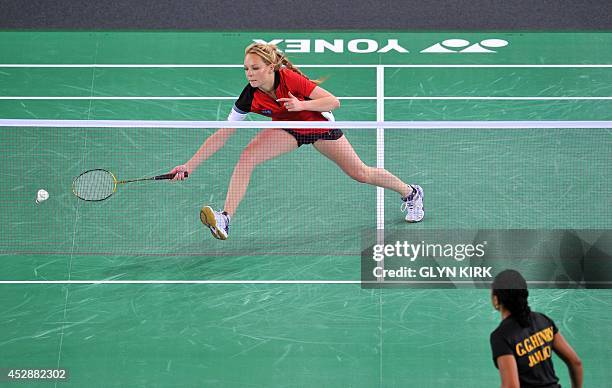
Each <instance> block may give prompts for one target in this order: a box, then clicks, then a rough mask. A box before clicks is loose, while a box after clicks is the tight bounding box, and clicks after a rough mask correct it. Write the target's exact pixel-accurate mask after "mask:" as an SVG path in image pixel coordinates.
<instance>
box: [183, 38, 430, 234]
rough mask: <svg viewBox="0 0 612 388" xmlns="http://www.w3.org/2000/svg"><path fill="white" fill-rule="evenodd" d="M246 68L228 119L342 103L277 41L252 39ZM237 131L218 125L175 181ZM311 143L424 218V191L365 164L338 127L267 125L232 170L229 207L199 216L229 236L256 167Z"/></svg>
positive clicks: (284, 114) (323, 117)
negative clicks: (232, 222)
mask: <svg viewBox="0 0 612 388" xmlns="http://www.w3.org/2000/svg"><path fill="white" fill-rule="evenodd" d="M244 71H245V74H246V78H247V81H248V84H247V85H246V87H245V88H244V90H243V91H242V93H241V94H240V97H239V98H238V100H237V101H236V102H235V104H234V106H233V108H232V110H231V111H230V114H229V117H228V120H229V121H240V120H244V119H245V118H246V116H247V114H248V113H257V114H261V115H264V116H268V117H271V118H272V120H275V121H327V120H329V121H333V115H332V114H331V111H332V110H334V109H336V108H338V107H339V106H340V102H339V101H338V99H337V98H336V97H335V96H334V95H332V94H331V93H329V92H328V91H327V90H325V89H323V88H322V87H320V86H318V82H317V81H311V80H310V79H308V78H307V77H306V76H305V75H304V74H303V73H302V72H301V71H300V70H299V69H298V68H297V67H295V66H294V65H293V64H292V63H291V62H290V61H289V60H288V59H287V58H286V57H285V56H284V54H283V53H282V52H280V51H279V50H278V49H277V48H276V46H274V45H270V44H261V43H254V44H251V45H250V46H248V47H247V48H246V50H245V57H244ZM234 133H235V129H225V128H224V129H219V130H218V131H216V132H215V133H213V134H212V135H211V136H210V137H208V138H207V139H206V140H205V141H204V143H203V144H202V145H201V147H200V148H199V150H198V151H197V152H196V153H195V155H193V157H192V158H191V159H190V160H189V161H188V162H187V163H185V164H183V165H180V166H177V167H175V168H174V169H173V170H172V171H171V173H175V174H176V177H175V179H176V180H182V179H184V172H188V173H189V176H191V175H192V173H193V171H194V170H195V169H196V168H197V167H198V165H199V164H200V163H202V162H203V161H204V160H206V159H208V158H209V157H210V156H211V155H213V154H214V153H215V152H216V151H218V150H219V149H220V148H221V147H223V145H224V144H225V142H226V140H227V139H228V138H229V137H230V136H231V135H233V134H234ZM305 144H312V145H313V147H314V148H315V149H316V150H317V151H319V152H320V153H321V154H322V155H323V156H325V157H327V158H329V159H330V160H332V161H333V162H334V163H336V164H337V165H338V166H339V167H340V168H341V169H342V170H343V171H344V172H345V173H346V174H347V175H348V176H350V177H351V178H353V179H354V180H356V181H358V182H361V183H367V184H370V185H375V186H380V187H384V188H387V189H391V190H393V191H395V192H397V193H398V194H399V195H400V196H401V199H402V201H403V203H402V206H401V210H402V211H404V212H406V215H405V219H406V221H408V222H419V221H421V220H422V219H423V216H424V210H423V190H422V188H421V187H420V186H418V185H408V184H406V183H404V182H403V181H402V180H400V179H399V178H397V177H396V176H395V175H393V174H391V173H390V172H388V171H387V170H385V169H383V168H375V167H370V166H367V165H365V164H364V163H363V162H362V161H361V159H360V158H359V156H358V155H357V154H356V153H355V151H354V149H353V147H352V146H351V144H350V143H349V141H348V139H347V138H346V136H344V134H343V133H342V131H341V130H340V129H274V128H267V129H263V130H261V131H260V132H258V133H257V135H255V137H254V138H253V139H252V140H251V141H250V143H249V144H248V145H247V146H246V147H245V149H244V150H243V151H242V154H241V155H240V159H239V160H238V163H237V164H236V166H235V168H234V172H233V174H232V177H231V180H230V184H229V189H228V192H227V197H226V199H225V206H224V208H223V210H222V211H214V210H213V209H212V208H211V207H210V206H204V207H203V208H202V210H201V212H200V219H201V220H202V222H203V223H204V224H205V225H206V226H208V227H209V228H210V231H211V233H212V235H213V236H214V237H215V238H218V239H221V240H225V239H227V237H228V233H229V223H230V219H231V217H233V215H234V213H235V212H236V209H237V208H238V205H239V204H240V201H241V200H242V198H243V197H244V195H245V193H246V190H247V186H248V185H249V180H250V178H251V174H252V173H253V170H254V169H255V167H257V166H258V165H260V164H262V163H263V162H265V161H267V160H270V159H272V158H275V157H277V156H280V155H282V154H285V153H287V152H291V151H293V150H295V149H297V148H298V147H300V146H302V145H305Z"/></svg>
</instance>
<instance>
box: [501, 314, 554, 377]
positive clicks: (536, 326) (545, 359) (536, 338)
mask: <svg viewBox="0 0 612 388" xmlns="http://www.w3.org/2000/svg"><path fill="white" fill-rule="evenodd" d="M558 331H559V330H558V329H557V326H556V325H555V323H554V322H553V321H552V319H550V318H548V317H547V316H546V315H544V314H540V313H536V312H531V314H530V317H529V326H527V327H521V325H520V324H519V323H518V322H517V321H516V319H514V317H512V315H510V316H509V317H507V318H506V319H504V320H503V321H502V322H501V323H500V324H499V326H498V327H497V329H495V331H493V332H492V333H491V350H492V352H493V362H494V363H495V367H498V366H497V357H499V356H503V355H506V354H512V355H513V356H514V359H515V360H516V365H517V367H518V375H519V381H520V383H521V388H531V387H546V388H557V387H560V385H559V384H558V381H559V379H558V378H557V376H556V375H555V369H554V367H553V363H552V352H553V350H552V342H553V340H554V335H555V334H557V332H558Z"/></svg>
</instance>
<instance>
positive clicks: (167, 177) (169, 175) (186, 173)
mask: <svg viewBox="0 0 612 388" xmlns="http://www.w3.org/2000/svg"><path fill="white" fill-rule="evenodd" d="M175 176H176V174H164V175H158V176H156V177H154V178H153V179H155V180H156V181H158V180H161V179H172V178H174V177H175ZM187 177H189V173H188V172H187V171H185V178H187Z"/></svg>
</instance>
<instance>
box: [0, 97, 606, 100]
mask: <svg viewBox="0 0 612 388" xmlns="http://www.w3.org/2000/svg"><path fill="white" fill-rule="evenodd" d="M237 98H238V97H237V96H236V97H231V96H229V97H228V96H218V97H215V96H93V97H88V96H0V100H169V101H172V100H196V101H197V100H236V99H237ZM338 99H340V100H379V97H338ZM382 100H496V101H497V100H498V101H504V100H518V101H530V100H533V101H538V100H542V101H555V100H569V101H574V100H612V96H517V97H511V96H500V97H496V96H414V97H412V96H397V97H382Z"/></svg>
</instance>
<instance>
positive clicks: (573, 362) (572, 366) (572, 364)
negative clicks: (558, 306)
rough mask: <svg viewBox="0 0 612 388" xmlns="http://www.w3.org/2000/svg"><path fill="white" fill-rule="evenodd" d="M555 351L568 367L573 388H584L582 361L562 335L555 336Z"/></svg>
mask: <svg viewBox="0 0 612 388" xmlns="http://www.w3.org/2000/svg"><path fill="white" fill-rule="evenodd" d="M553 350H554V351H555V353H557V356H559V357H560V358H561V359H562V360H563V362H565V365H567V369H568V370H569V374H570V379H571V380H572V388H582V374H583V371H582V361H581V360H580V357H578V354H576V352H575V351H574V349H573V348H572V347H571V346H570V344H568V343H567V341H566V340H565V338H564V337H563V336H562V335H561V333H557V334H555V338H554V340H553Z"/></svg>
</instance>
